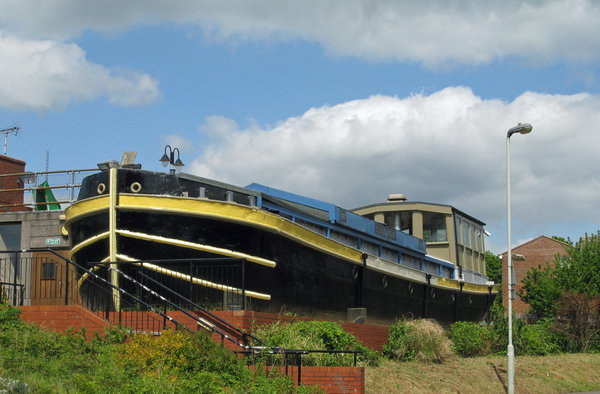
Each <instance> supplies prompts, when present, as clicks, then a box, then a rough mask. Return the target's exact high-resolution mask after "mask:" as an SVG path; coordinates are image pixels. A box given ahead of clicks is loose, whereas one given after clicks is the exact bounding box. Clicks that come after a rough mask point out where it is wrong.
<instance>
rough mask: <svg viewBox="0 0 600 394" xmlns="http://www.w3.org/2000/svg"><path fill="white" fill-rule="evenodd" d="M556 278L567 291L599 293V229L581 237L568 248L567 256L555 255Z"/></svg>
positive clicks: (592, 294) (593, 294)
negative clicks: (593, 233) (592, 233)
mask: <svg viewBox="0 0 600 394" xmlns="http://www.w3.org/2000/svg"><path fill="white" fill-rule="evenodd" d="M554 264H555V266H556V272H557V273H556V279H557V280H558V281H559V285H560V286H561V287H562V288H563V289H564V290H567V291H570V292H574V293H585V294H589V295H591V296H596V295H600V231H599V232H598V233H597V234H595V235H591V236H588V235H587V234H586V235H585V237H582V238H581V239H580V240H579V241H578V242H577V243H576V244H575V246H573V247H571V248H569V250H568V256H566V257H557V258H556V259H555V262H554Z"/></svg>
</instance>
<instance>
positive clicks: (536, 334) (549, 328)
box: [515, 319, 561, 356]
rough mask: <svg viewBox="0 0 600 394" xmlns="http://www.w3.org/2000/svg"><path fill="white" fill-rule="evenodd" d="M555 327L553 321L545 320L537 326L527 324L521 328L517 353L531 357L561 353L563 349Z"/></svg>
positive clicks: (516, 348)
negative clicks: (554, 329)
mask: <svg viewBox="0 0 600 394" xmlns="http://www.w3.org/2000/svg"><path fill="white" fill-rule="evenodd" d="M553 326H554V321H553V320H552V319H544V320H540V321H538V322H537V323H536V324H527V325H524V326H523V327H521V330H520V331H519V333H518V343H517V344H516V345H517V346H516V347H515V353H516V354H527V355H531V356H545V355H548V354H553V353H559V352H560V350H561V349H560V346H559V344H558V343H557V337H556V334H555V333H554V331H553Z"/></svg>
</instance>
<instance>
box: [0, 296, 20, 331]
mask: <svg viewBox="0 0 600 394" xmlns="http://www.w3.org/2000/svg"><path fill="white" fill-rule="evenodd" d="M0 294H1V293H0ZM20 316H21V310H20V309H19V308H15V307H14V306H12V305H11V304H9V303H8V300H7V299H6V297H4V296H0V329H6V328H10V327H16V326H19V325H21V324H23V322H22V321H21V317H20Z"/></svg>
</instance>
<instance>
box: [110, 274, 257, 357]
mask: <svg viewBox="0 0 600 394" xmlns="http://www.w3.org/2000/svg"><path fill="white" fill-rule="evenodd" d="M109 270H113V271H115V272H117V273H119V274H120V275H121V276H122V277H123V278H125V279H127V280H129V281H130V282H132V283H133V284H134V285H136V286H138V287H141V288H142V289H144V290H145V291H147V292H149V293H150V294H152V295H153V296H155V297H158V298H159V299H160V300H161V301H163V302H164V303H165V304H168V305H169V306H170V307H172V308H174V309H176V310H178V311H179V312H182V313H183V314H185V315H186V316H187V317H189V318H191V319H193V320H194V321H196V323H198V324H199V325H202V326H203V327H206V328H207V329H209V330H211V331H212V332H216V333H217V334H219V335H221V338H226V339H227V340H229V341H231V342H233V343H234V344H236V345H238V346H239V347H241V348H247V346H244V345H243V344H241V343H239V342H238V341H236V340H235V339H234V338H232V337H230V336H229V335H227V334H226V333H224V332H223V331H221V330H219V329H217V328H216V327H211V326H209V325H207V324H205V323H204V322H203V321H202V320H200V319H199V318H198V317H196V316H194V315H192V314H191V313H189V312H188V311H186V310H184V309H183V308H181V307H179V305H177V304H175V303H174V302H172V301H170V300H168V299H167V298H165V297H164V296H162V295H160V294H159V293H157V292H156V291H154V290H152V289H150V288H149V287H148V286H145V285H143V284H142V283H140V282H138V281H137V280H136V279H134V278H132V277H131V276H129V275H127V274H125V273H124V272H123V271H121V270H119V269H118V268H114V267H109ZM149 279H151V278H149ZM157 283H158V282H157ZM163 287H164V286H163ZM182 298H183V297H182ZM210 315H212V314H210ZM212 316H214V315H212ZM215 317H216V316H215Z"/></svg>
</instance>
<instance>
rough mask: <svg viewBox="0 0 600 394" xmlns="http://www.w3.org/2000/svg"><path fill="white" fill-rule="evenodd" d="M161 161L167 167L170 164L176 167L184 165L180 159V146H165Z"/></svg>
mask: <svg viewBox="0 0 600 394" xmlns="http://www.w3.org/2000/svg"><path fill="white" fill-rule="evenodd" d="M167 148H168V149H169V154H168V155H167ZM175 151H177V160H175ZM159 161H160V162H161V163H162V165H163V167H166V166H168V165H169V164H171V165H172V166H174V167H176V168H181V167H183V166H184V164H183V162H182V161H181V159H179V149H178V148H175V149H171V146H170V145H167V146H165V153H164V154H163V155H162V157H161V158H160V160H159ZM171 172H175V169H173V168H171Z"/></svg>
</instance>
